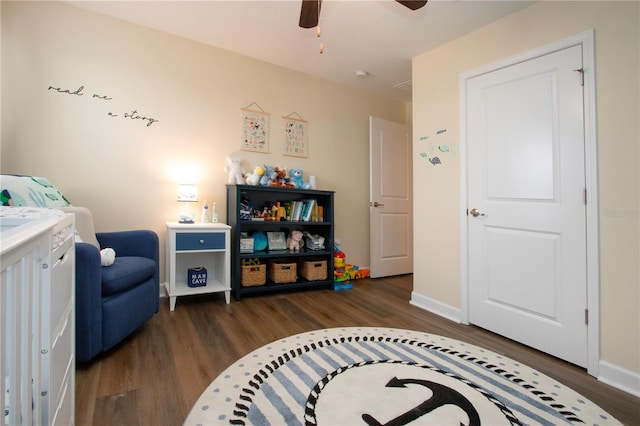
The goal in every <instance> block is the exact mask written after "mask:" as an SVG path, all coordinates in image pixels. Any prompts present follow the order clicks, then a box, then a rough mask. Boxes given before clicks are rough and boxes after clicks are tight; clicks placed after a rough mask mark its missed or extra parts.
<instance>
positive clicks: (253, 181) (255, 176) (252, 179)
mask: <svg viewBox="0 0 640 426" xmlns="http://www.w3.org/2000/svg"><path fill="white" fill-rule="evenodd" d="M262 176H264V168H262V167H261V166H256V167H254V168H253V173H248V174H247V175H246V181H247V185H253V186H256V185H259V184H260V179H261V178H262Z"/></svg>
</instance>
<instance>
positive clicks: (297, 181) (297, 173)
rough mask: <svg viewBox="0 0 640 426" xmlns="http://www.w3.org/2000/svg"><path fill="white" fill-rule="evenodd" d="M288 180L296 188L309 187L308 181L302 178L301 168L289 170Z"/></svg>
mask: <svg viewBox="0 0 640 426" xmlns="http://www.w3.org/2000/svg"><path fill="white" fill-rule="evenodd" d="M289 180H290V182H291V183H292V184H293V185H294V186H295V187H296V188H299V189H309V188H311V184H310V183H309V182H305V181H304V179H303V178H302V169H291V170H289Z"/></svg>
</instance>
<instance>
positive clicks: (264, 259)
mask: <svg viewBox="0 0 640 426" xmlns="http://www.w3.org/2000/svg"><path fill="white" fill-rule="evenodd" d="M333 196H334V192H333V191H318V190H310V189H292V188H273V187H264V186H251V185H227V222H228V224H229V225H231V227H232V229H231V253H232V255H231V263H232V266H231V282H232V287H233V294H234V297H235V299H236V300H241V299H242V297H243V296H245V295H256V294H264V293H271V292H280V291H288V290H296V289H297V290H299V289H306V288H313V287H325V288H333V242H334V236H333V233H334V231H333V229H334V223H333V218H334V216H333V207H334V205H333ZM247 200H248V201H250V203H251V207H252V209H254V210H258V211H262V210H263V209H264V208H265V207H266V208H267V210H270V209H271V208H272V207H273V206H276V205H278V203H280V206H281V207H284V206H285V205H288V203H289V202H301V201H308V200H314V202H315V203H316V205H317V206H319V207H322V209H321V210H320V209H316V211H315V213H310V214H308V215H307V217H309V218H310V220H308V221H304V220H287V217H286V212H285V210H281V213H282V215H281V217H280V220H251V219H250V218H248V217H247V214H246V213H247V210H246V209H245V208H244V207H246V201H247ZM311 205H313V204H311ZM318 211H320V213H319V214H318ZM314 218H317V219H316V220H317V221H314ZM319 220H322V221H319ZM292 230H301V231H303V232H309V233H310V234H312V235H320V236H322V237H323V238H324V247H325V248H324V249H320V250H310V249H308V248H305V247H303V248H302V249H301V250H300V251H289V250H271V251H269V250H260V251H254V252H253V253H241V252H240V237H241V234H242V233H246V234H249V235H251V234H253V233H255V232H257V231H262V232H264V233H267V232H284V233H285V235H286V236H289V234H290V232H291V231H292ZM249 259H251V260H257V261H258V262H260V263H261V264H266V265H267V273H266V278H265V283H264V284H263V285H252V286H243V285H242V273H243V269H242V262H243V261H246V260H249ZM275 260H278V261H279V262H287V263H292V264H293V263H295V264H296V265H297V279H296V281H295V282H293V283H286V284H282V283H276V282H274V281H273V280H272V279H271V278H270V277H269V275H270V274H269V271H268V269H269V268H270V267H271V262H273V261H275ZM305 261H310V262H322V261H326V268H327V274H326V277H327V278H326V279H324V280H313V281H309V280H307V279H305V278H304V277H303V276H301V275H300V264H301V262H305Z"/></svg>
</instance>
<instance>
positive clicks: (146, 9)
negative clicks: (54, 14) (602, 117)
mask: <svg viewBox="0 0 640 426" xmlns="http://www.w3.org/2000/svg"><path fill="white" fill-rule="evenodd" d="M69 3H71V4H74V5H76V6H79V7H82V8H85V9H89V10H92V11H95V12H98V13H102V14H105V15H110V16H113V17H116V18H119V19H123V20H125V21H129V22H133V23H137V24H140V25H144V26H147V27H150V28H154V29H157V30H161V31H164V32H167V33H171V34H176V35H179V36H182V37H186V38H189V39H192V40H196V41H199V42H202V43H206V44H210V45H213V46H216V47H219V48H222V49H225V50H230V51H233V52H236V53H240V54H243V55H246V56H250V57H252V58H256V59H259V60H263V61H266V62H270V63H273V64H277V65H280V66H283V67H285V68H289V69H292V70H297V71H300V72H303V73H306V74H311V75H314V76H318V77H321V78H324V79H327V80H330V81H334V82H337V83H341V84H345V85H348V86H351V87H355V88H358V89H361V90H365V91H367V92H370V93H374V94H377V95H380V96H385V97H390V98H393V99H398V100H402V101H410V100H411V85H410V84H406V85H404V86H405V87H404V89H398V88H394V86H397V85H402V83H406V82H410V81H411V58H412V57H414V56H416V55H419V54H421V53H424V52H427V51H429V50H431V49H433V48H435V47H437V46H439V45H442V44H444V43H446V42H447V41H449V40H453V39H455V38H457V37H459V36H461V35H463V34H466V33H468V32H471V31H473V30H475V29H476V28H479V27H481V26H484V25H486V24H488V23H490V22H493V21H496V20H498V19H500V18H502V17H504V16H506V15H509V14H511V13H514V12H516V11H518V10H520V9H522V8H524V7H527V6H529V5H530V4H532V3H533V2H532V1H526V0H511V1H507V0H501V1H495V0H494V1H485V0H429V2H428V3H427V5H426V6H424V7H423V8H421V9H419V10H416V11H411V10H409V9H407V8H406V7H404V6H402V5H400V4H399V3H397V2H395V1H394V0H324V1H323V3H322V11H321V13H320V27H321V30H322V33H321V37H319V38H318V37H317V34H316V29H315V28H313V29H304V28H300V27H298V19H299V16H300V3H301V1H300V0H253V1H250V0H208V1H207V0H200V1H181V0H173V1H166V0H164V1H157V0H138V1H128V0H127V1H100V0H98V1H94V0H85V1H69ZM321 42H322V44H323V47H324V53H322V54H320V49H319V45H320V43H321ZM358 70H363V71H366V72H368V73H369V74H368V76H367V77H365V78H357V77H356V71H358Z"/></svg>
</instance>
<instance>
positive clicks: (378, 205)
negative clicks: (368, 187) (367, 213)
mask: <svg viewBox="0 0 640 426" xmlns="http://www.w3.org/2000/svg"><path fill="white" fill-rule="evenodd" d="M373 207H384V204H380V203H379V202H377V201H374V202H373Z"/></svg>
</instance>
